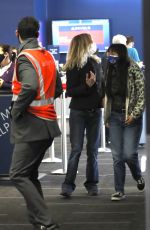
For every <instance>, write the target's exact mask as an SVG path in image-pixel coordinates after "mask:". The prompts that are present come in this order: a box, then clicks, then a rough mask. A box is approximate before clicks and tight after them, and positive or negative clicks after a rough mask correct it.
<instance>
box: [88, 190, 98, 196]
mask: <svg viewBox="0 0 150 230" xmlns="http://www.w3.org/2000/svg"><path fill="white" fill-rule="evenodd" d="M98 194H99V192H98V189H91V190H89V191H88V195H89V196H98Z"/></svg>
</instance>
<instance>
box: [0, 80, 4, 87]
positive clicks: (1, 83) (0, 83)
mask: <svg viewBox="0 0 150 230" xmlns="http://www.w3.org/2000/svg"><path fill="white" fill-rule="evenodd" d="M3 83H4V80H3V79H1V78H0V88H1V87H2V85H3Z"/></svg>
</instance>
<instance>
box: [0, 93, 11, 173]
mask: <svg viewBox="0 0 150 230" xmlns="http://www.w3.org/2000/svg"><path fill="white" fill-rule="evenodd" d="M11 99H12V94H11V92H10V91H7V90H0V176H7V175H9V168H10V163H11V157H12V151H13V145H12V144H10V104H11Z"/></svg>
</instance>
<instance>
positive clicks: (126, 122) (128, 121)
mask: <svg viewBox="0 0 150 230" xmlns="http://www.w3.org/2000/svg"><path fill="white" fill-rule="evenodd" d="M133 120H134V118H133V117H132V116H131V115H129V116H128V117H127V119H126V120H125V124H126V125H130V124H131V123H132V122H133Z"/></svg>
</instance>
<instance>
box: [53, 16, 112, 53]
mask: <svg viewBox="0 0 150 230" xmlns="http://www.w3.org/2000/svg"><path fill="white" fill-rule="evenodd" d="M81 33H89V34H91V36H92V39H93V41H94V42H95V43H96V44H97V48H98V51H99V52H105V51H106V50H107V48H108V47H109V45H110V31H109V19H82V20H53V21H52V44H53V45H58V46H59V51H60V53H67V52H68V49H69V45H70V42H71V40H72V38H73V37H74V36H76V35H78V34H81Z"/></svg>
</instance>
